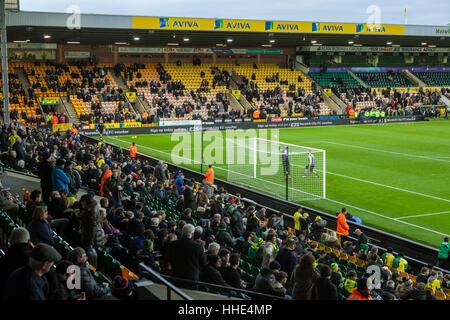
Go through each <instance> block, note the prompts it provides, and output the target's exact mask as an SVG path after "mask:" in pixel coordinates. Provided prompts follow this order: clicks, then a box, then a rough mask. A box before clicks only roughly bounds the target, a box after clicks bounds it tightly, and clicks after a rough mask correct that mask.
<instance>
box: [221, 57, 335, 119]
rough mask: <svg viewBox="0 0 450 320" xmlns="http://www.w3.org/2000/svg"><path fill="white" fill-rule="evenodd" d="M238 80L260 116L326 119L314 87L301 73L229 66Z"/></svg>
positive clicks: (270, 66)
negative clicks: (258, 110)
mask: <svg viewBox="0 0 450 320" xmlns="http://www.w3.org/2000/svg"><path fill="white" fill-rule="evenodd" d="M227 67H228V68H230V69H232V70H233V71H234V73H235V74H236V75H238V76H239V77H241V83H239V89H240V90H241V92H242V94H243V95H244V96H245V97H246V99H247V100H248V101H249V102H250V103H251V104H252V105H253V106H254V107H256V108H258V109H260V110H261V112H262V113H263V114H264V113H265V114H267V115H273V116H278V117H280V116H287V115H292V114H298V115H301V116H303V115H305V116H311V115H329V114H330V109H329V108H328V107H327V106H326V105H325V104H324V102H323V98H322V97H321V96H320V92H319V91H317V90H316V85H315V84H314V83H313V82H311V81H310V80H309V79H308V78H307V77H305V75H304V74H303V73H302V72H301V71H297V70H291V69H287V68H281V67H279V66H277V65H273V64H254V65H251V64H243V65H229V66H227Z"/></svg>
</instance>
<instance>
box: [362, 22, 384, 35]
mask: <svg viewBox="0 0 450 320" xmlns="http://www.w3.org/2000/svg"><path fill="white" fill-rule="evenodd" d="M356 32H357V33H359V32H373V33H384V32H386V28H385V27H383V26H378V25H366V24H364V23H359V24H357V25H356Z"/></svg>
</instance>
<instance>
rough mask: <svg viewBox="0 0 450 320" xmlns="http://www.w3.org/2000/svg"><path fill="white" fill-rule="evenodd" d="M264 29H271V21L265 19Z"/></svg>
mask: <svg viewBox="0 0 450 320" xmlns="http://www.w3.org/2000/svg"><path fill="white" fill-rule="evenodd" d="M265 30H266V31H267V30H273V21H266V25H265Z"/></svg>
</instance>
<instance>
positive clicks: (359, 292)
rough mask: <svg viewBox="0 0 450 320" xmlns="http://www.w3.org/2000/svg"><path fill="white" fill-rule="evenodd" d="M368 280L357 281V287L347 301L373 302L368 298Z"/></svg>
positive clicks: (364, 278)
mask: <svg viewBox="0 0 450 320" xmlns="http://www.w3.org/2000/svg"><path fill="white" fill-rule="evenodd" d="M368 281H369V279H368V278H366V277H363V278H361V279H359V280H358V285H357V286H356V288H354V289H353V292H352V294H351V295H350V296H349V297H348V298H347V300H373V299H372V297H371V296H370V289H369V287H368V285H367V282H368Z"/></svg>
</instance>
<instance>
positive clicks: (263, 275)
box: [252, 261, 281, 295]
mask: <svg viewBox="0 0 450 320" xmlns="http://www.w3.org/2000/svg"><path fill="white" fill-rule="evenodd" d="M280 268H281V266H280V264H279V263H278V261H272V262H271V263H270V264H269V267H268V268H261V270H260V272H259V274H258V275H257V276H256V279H255V285H254V286H253V288H252V290H253V291H256V292H260V293H265V294H272V295H273V294H276V293H277V292H280V291H279V290H277V289H275V286H276V279H275V275H276V274H277V273H279V272H280Z"/></svg>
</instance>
